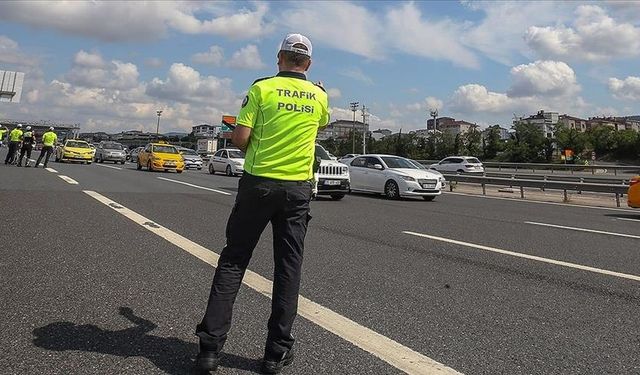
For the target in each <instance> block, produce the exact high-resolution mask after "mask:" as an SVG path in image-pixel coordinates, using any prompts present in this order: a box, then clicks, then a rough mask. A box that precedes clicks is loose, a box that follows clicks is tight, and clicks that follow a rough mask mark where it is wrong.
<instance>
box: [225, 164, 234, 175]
mask: <svg viewBox="0 0 640 375" xmlns="http://www.w3.org/2000/svg"><path fill="white" fill-rule="evenodd" d="M226 173H227V176H229V177H232V176H233V171H232V170H231V166H230V165H227V169H226Z"/></svg>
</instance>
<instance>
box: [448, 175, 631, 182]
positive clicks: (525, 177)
mask: <svg viewBox="0 0 640 375" xmlns="http://www.w3.org/2000/svg"><path fill="white" fill-rule="evenodd" d="M445 174H446V172H445ZM451 175H453V174H451ZM481 175H482V176H483V177H498V178H512V179H521V180H549V181H562V182H582V183H590V184H611V185H625V184H627V185H628V184H629V180H630V178H613V177H588V176H587V177H583V176H575V175H573V176H570V175H557V174H555V175H549V174H526V173H511V172H484V173H483V174H481Z"/></svg>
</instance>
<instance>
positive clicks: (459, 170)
mask: <svg viewBox="0 0 640 375" xmlns="http://www.w3.org/2000/svg"><path fill="white" fill-rule="evenodd" d="M456 172H458V173H464V169H458V170H457V171H456Z"/></svg>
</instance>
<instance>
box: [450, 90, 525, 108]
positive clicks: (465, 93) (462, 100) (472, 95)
mask: <svg viewBox="0 0 640 375" xmlns="http://www.w3.org/2000/svg"><path fill="white" fill-rule="evenodd" d="M512 104H513V100H512V99H511V98H509V97H508V96H507V94H502V93H497V92H491V91H488V90H487V88H486V87H484V86H482V85H478V84H468V85H463V86H460V87H458V88H457V89H456V90H455V91H454V93H453V96H452V98H451V101H450V103H449V106H450V107H451V108H452V109H453V110H454V111H457V112H460V113H472V112H491V113H500V112H505V111H507V112H508V111H509V110H510V108H511V106H512Z"/></svg>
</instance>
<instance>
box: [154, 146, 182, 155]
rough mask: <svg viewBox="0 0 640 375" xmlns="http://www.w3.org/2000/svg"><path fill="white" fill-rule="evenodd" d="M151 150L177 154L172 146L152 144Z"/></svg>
mask: <svg viewBox="0 0 640 375" xmlns="http://www.w3.org/2000/svg"><path fill="white" fill-rule="evenodd" d="M153 152H160V153H163V154H177V153H178V150H176V148H175V147H173V146H153Z"/></svg>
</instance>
